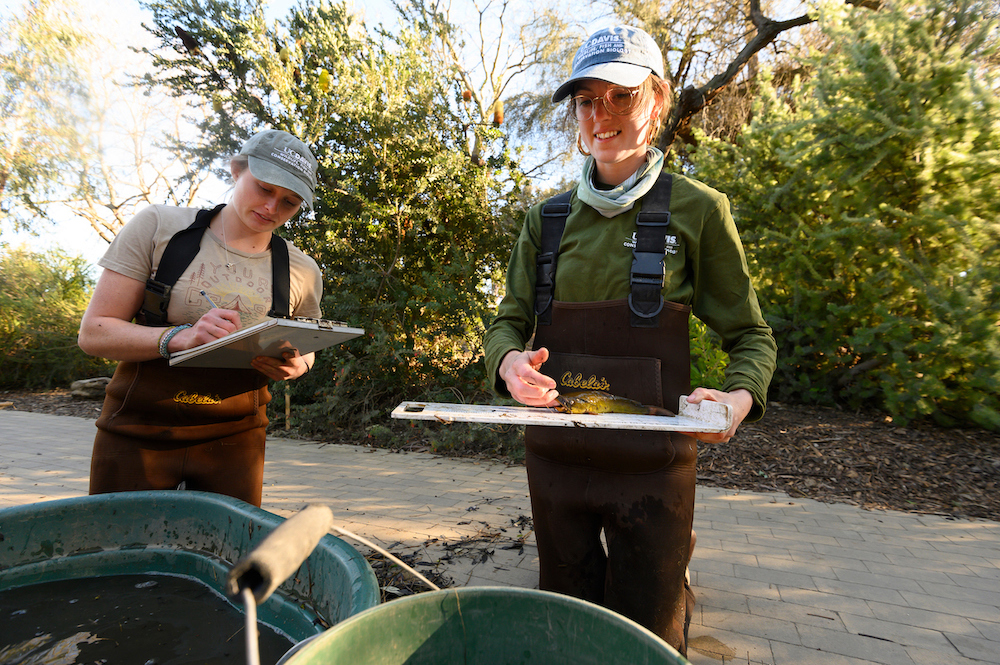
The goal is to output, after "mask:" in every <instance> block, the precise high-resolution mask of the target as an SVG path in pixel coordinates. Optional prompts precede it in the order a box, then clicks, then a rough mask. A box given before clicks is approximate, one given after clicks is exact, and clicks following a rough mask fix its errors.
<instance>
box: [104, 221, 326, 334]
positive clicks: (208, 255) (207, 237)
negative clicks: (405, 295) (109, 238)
mask: <svg viewBox="0 0 1000 665" xmlns="http://www.w3.org/2000/svg"><path fill="white" fill-rule="evenodd" d="M198 210H199V209H198V208H177V207H173V206H165V205H153V206H149V207H148V208H144V209H143V210H141V211H139V213H137V214H136V215H135V217H133V218H132V219H131V220H129V222H128V224H126V225H125V227H124V228H122V230H121V231H120V232H119V233H118V236H117V237H116V238H115V239H114V241H113V242H112V243H111V246H110V247H109V248H108V251H107V252H106V253H105V254H104V256H103V257H102V258H101V260H100V261H98V264H99V265H100V266H101V267H102V268H106V269H108V270H113V271H114V272H117V273H120V274H122V275H125V276H126V277H131V278H132V279H135V280H138V281H140V282H142V283H143V284H145V283H146V280H147V279H149V278H150V277H152V276H153V275H155V274H156V269H157V267H158V266H159V264H160V258H161V257H162V256H163V252H164V251H165V250H166V247H167V243H168V242H169V241H170V239H171V238H172V237H173V236H174V234H175V233H177V232H178V231H181V230H183V229H185V228H187V227H188V226H190V225H191V223H192V222H193V221H194V218H195V215H196V214H197V213H198ZM286 242H287V241H286ZM287 244H288V265H289V272H290V273H291V274H290V280H289V282H290V285H289V294H288V297H289V304H290V307H291V314H292V316H308V317H317V318H318V317H320V316H322V313H321V310H320V300H321V298H322V293H323V281H322V275H321V273H320V270H319V266H317V265H316V262H315V261H314V260H313V259H312V258H310V257H309V256H306V254H304V253H303V252H302V250H300V249H298V248H297V247H295V246H294V245H292V243H290V242H289V243H287ZM228 251H229V255H228V259H229V260H228V262H229V263H231V264H232V267H226V263H227V260H226V259H227V256H226V248H225V247H224V246H223V243H222V240H221V239H220V238H217V237H216V236H215V234H214V233H213V232H212V231H211V230H207V229H206V231H205V234H204V235H203V236H202V238H201V246H200V249H199V250H198V254H197V256H195V258H194V260H193V261H191V263H190V265H188V267H187V269H186V270H185V271H184V272H183V273H182V274H181V276H180V278H179V279H178V280H177V283H176V284H175V285H174V287H173V289H172V290H171V292H170V304H169V305H168V306H167V317H168V318H169V320H170V322H171V323H173V324H175V325H176V324H180V323H194V322H195V321H197V320H198V319H199V318H201V316H202V315H203V314H204V313H205V312H207V311H208V310H209V308H210V307H211V306H210V305H209V303H208V302H207V301H206V300H205V298H204V296H202V295H201V293H200V291H201V290H204V291H205V292H206V293H207V294H208V295H209V297H211V299H212V301H213V302H214V303H215V304H216V305H217V306H219V307H221V308H223V309H232V310H236V311H238V312H239V313H240V324H241V326H242V327H246V326H250V325H253V324H255V323H259V322H260V321H262V320H264V319H265V318H266V317H267V313H268V311H270V309H271V301H272V297H271V289H272V282H271V250H270V249H268V250H265V251H264V252H261V253H259V254H246V253H243V252H239V251H235V250H233V249H229V250H228Z"/></svg>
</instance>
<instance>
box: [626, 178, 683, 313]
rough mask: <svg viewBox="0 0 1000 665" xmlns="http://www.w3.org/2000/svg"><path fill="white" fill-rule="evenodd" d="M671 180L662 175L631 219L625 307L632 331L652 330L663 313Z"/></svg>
mask: <svg viewBox="0 0 1000 665" xmlns="http://www.w3.org/2000/svg"><path fill="white" fill-rule="evenodd" d="M672 185H673V177H672V176H671V175H670V174H669V173H663V174H661V176H660V177H659V178H657V179H656V183H655V184H654V185H653V188H652V189H650V190H649V192H648V193H647V194H646V196H644V197H643V199H642V210H641V211H640V212H639V214H638V215H637V216H636V218H635V225H636V232H635V249H633V250H632V272H631V275H630V277H629V284H630V285H631V287H632V292H631V293H629V296H628V307H629V309H630V310H631V311H632V321H631V323H632V327H633V328H655V327H656V326H657V315H658V314H659V313H660V310H662V309H663V279H664V267H663V256H664V251H665V249H666V244H667V227H669V226H670V190H671V189H672Z"/></svg>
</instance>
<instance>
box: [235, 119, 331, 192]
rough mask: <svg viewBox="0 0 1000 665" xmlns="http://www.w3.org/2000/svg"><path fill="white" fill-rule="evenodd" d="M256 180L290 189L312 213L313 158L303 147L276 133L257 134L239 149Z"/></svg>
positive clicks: (314, 159) (276, 130)
mask: <svg viewBox="0 0 1000 665" xmlns="http://www.w3.org/2000/svg"><path fill="white" fill-rule="evenodd" d="M239 154H241V155H246V156H247V162H248V164H249V167H250V173H251V175H253V177H255V178H257V180H260V181H263V182H266V183H269V184H271V185H277V186H278V187H284V188H285V189H290V190H292V191H293V192H295V193H296V194H298V195H299V196H301V197H302V200H303V201H305V202H306V205H308V206H309V209H310V210H312V204H313V194H314V193H315V192H316V168H317V165H318V164H317V162H316V158H315V157H313V154H312V152H310V151H309V148H308V147H307V146H306V144H305V143H303V142H302V141H300V140H299V139H297V138H295V137H294V136H292V135H291V134H289V133H288V132H283V131H281V130H280V129H265V130H264V131H262V132H257V133H256V134H254V135H253V136H251V137H250V138H249V139H247V142H246V143H244V144H243V147H242V148H240V153H239Z"/></svg>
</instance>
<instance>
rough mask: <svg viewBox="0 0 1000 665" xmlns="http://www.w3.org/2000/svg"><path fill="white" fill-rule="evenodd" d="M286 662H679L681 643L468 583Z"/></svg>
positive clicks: (419, 599)
mask: <svg viewBox="0 0 1000 665" xmlns="http://www.w3.org/2000/svg"><path fill="white" fill-rule="evenodd" d="M282 663H287V665H348V664H349V665H403V664H404V663H405V664H406V665H425V664H426V665H431V664H433V665H451V664H452V663H454V664H456V665H458V664H462V665H475V664H479V665H515V664H517V665H561V664H565V665H612V664H617V663H620V664H622V665H680V664H683V663H688V661H687V659H685V658H683V657H682V656H681V655H680V654H679V653H677V651H676V650H675V649H674V648H673V647H671V646H670V645H668V644H667V643H666V642H664V641H663V640H661V639H660V638H659V637H657V636H656V635H654V634H653V633H652V632H650V631H649V630H647V629H646V628H643V627H642V626H640V625H639V624H637V623H635V622H634V621H631V620H630V619H626V618H625V617H623V616H621V615H620V614H616V613H615V612H612V611H611V610H608V609H606V608H603V607H600V606H598V605H594V604H593V603H588V602H586V601H583V600H578V599H576V598H570V597H568V596H563V595H559V594H554V593H549V592H547V591H538V590H533V589H516V588H507V587H465V588H458V589H444V590H442V591H432V592H428V593H421V594H417V595H415V596H408V597H406V598H402V599H399V600H393V601H392V602H388V603H384V604H382V605H379V606H378V607H375V608H372V609H369V610H366V611H364V612H362V613H360V614H358V615H356V616H354V617H351V618H350V619H347V620H346V621H343V622H342V623H339V624H337V625H336V626H334V627H333V628H331V629H330V630H328V631H326V632H325V633H323V634H322V635H319V636H318V637H315V638H312V639H311V640H309V641H308V642H306V643H304V644H301V645H300V646H299V648H297V649H296V650H295V652H294V653H290V654H289V655H287V656H286V658H283V659H282Z"/></svg>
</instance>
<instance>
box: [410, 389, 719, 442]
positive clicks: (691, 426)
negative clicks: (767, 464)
mask: <svg viewBox="0 0 1000 665" xmlns="http://www.w3.org/2000/svg"><path fill="white" fill-rule="evenodd" d="M686 398H687V396H686V395H682V396H681V398H680V400H679V405H678V409H677V415H676V416H646V415H633V414H628V413H602V414H597V415H595V414H589V413H561V412H559V411H556V410H555V409H549V408H543V407H542V408H540V407H530V406H490V405H479V404H440V403H432V402H403V403H402V404H400V405H399V406H397V407H396V408H395V409H393V411H392V417H393V418H397V419H403V420H436V421H438V422H442V423H451V422H469V423H505V424H508V425H544V426H550V427H593V428H598V429H629V430H648V431H661V432H705V433H708V432H725V431H726V430H728V429H729V428H730V427H732V424H733V410H732V407H730V406H729V405H728V404H723V403H722V402H708V401H704V402H699V403H698V404H689V403H688V402H687V399H686Z"/></svg>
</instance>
